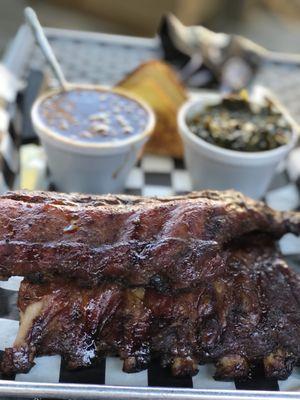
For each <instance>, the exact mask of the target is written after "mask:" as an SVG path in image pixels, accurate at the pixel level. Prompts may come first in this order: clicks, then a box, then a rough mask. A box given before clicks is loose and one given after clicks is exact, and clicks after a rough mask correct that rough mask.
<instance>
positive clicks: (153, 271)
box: [0, 191, 300, 289]
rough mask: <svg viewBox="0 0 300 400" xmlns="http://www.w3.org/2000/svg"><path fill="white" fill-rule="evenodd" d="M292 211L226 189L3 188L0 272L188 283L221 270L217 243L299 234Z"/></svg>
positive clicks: (90, 281)
mask: <svg viewBox="0 0 300 400" xmlns="http://www.w3.org/2000/svg"><path fill="white" fill-rule="evenodd" d="M299 215H300V214H299V213H293V212H275V211H273V210H271V209H270V208H268V207H267V206H266V205H265V204H264V203H262V202H256V201H254V200H251V199H249V198H246V197H244V196H243V195H241V194H239V193H237V192H234V191H226V192H215V191H204V192H195V193H191V194H189V195H187V196H175V197H168V198H149V199H146V198H142V197H134V196H93V197H92V196H80V195H63V194H53V193H46V192H28V193H27V192H11V193H7V194H6V195H3V196H1V197H0V276H2V278H4V279H6V278H8V277H10V276H12V275H21V276H27V277H29V278H31V280H33V279H38V280H42V279H44V280H46V279H51V278H52V277H53V276H59V275H61V276H68V278H70V279H76V280H77V281H81V282H82V283H83V284H85V285H87V284H89V285H97V284H99V283H102V282H103V281H105V280H113V281H114V282H115V281H116V280H118V281H120V282H123V283H125V284H126V285H135V286H136V285H141V286H144V285H150V286H151V285H152V286H154V287H156V288H159V287H166V286H168V287H170V288H172V289H173V288H175V289H176V288H183V287H191V286H196V285H198V284H199V283H201V282H203V281H207V280H208V279H209V278H210V277H215V276H216V275H217V274H218V271H219V272H221V271H222V269H223V268H224V264H225V263H226V257H227V253H226V251H224V249H223V246H224V244H226V243H228V242H229V241H230V240H232V239H234V238H237V237H240V236H242V235H243V234H246V233H250V232H254V231H259V232H268V233H269V234H271V235H273V236H275V237H280V236H281V235H283V234H284V233H286V232H293V233H295V234H299V232H300V217H299Z"/></svg>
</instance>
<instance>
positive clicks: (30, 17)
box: [24, 7, 68, 90]
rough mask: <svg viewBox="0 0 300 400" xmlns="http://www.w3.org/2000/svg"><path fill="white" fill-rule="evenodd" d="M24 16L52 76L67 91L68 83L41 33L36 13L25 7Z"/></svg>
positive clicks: (42, 32) (41, 29)
mask: <svg viewBox="0 0 300 400" xmlns="http://www.w3.org/2000/svg"><path fill="white" fill-rule="evenodd" d="M24 16H25V20H26V22H27V24H28V25H29V26H30V28H31V30H32V33H33V35H34V37H35V39H36V41H37V44H38V45H39V47H40V49H41V51H42V52H43V54H44V56H45V58H46V60H47V62H48V64H49V65H50V67H51V69H52V71H53V73H54V75H55V76H56V78H57V80H58V82H59V84H60V86H61V87H62V88H63V90H67V89H68V83H67V81H66V78H65V76H64V74H63V71H62V69H61V67H60V65H59V63H58V61H57V59H56V57H55V54H54V53H53V50H52V48H51V46H50V44H49V42H48V39H47V38H46V35H45V33H44V31H43V28H42V26H41V24H40V22H39V20H38V18H37V15H36V13H35V12H34V10H33V9H32V8H30V7H26V8H25V10H24Z"/></svg>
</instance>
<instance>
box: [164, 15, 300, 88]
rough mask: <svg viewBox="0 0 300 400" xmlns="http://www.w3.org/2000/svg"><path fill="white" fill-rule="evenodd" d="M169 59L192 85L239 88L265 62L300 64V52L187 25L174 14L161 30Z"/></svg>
mask: <svg viewBox="0 0 300 400" xmlns="http://www.w3.org/2000/svg"><path fill="white" fill-rule="evenodd" d="M159 36H160V39H161V44H162V48H163V50H164V56H165V59H166V60H167V61H169V62H171V63H173V64H174V65H175V66H177V67H179V68H180V72H181V76H182V78H183V80H184V81H185V82H186V83H187V84H188V85H189V86H198V87H205V88H207V87H210V86H212V85H216V86H218V87H220V88H221V89H222V90H226V91H238V90H241V89H243V88H245V87H247V86H249V84H250V83H251V81H252V79H253V78H254V75H255V73H256V72H257V70H258V69H259V68H260V67H261V66H262V65H263V64H264V63H277V64H278V63H281V64H287V65H297V66H300V55H298V54H289V53H280V52H274V51H270V50H268V49H266V48H264V47H262V46H260V45H258V44H257V43H255V42H253V41H252V40H249V39H248V38H246V37H243V36H241V35H236V34H226V33H218V32H214V31H212V30H210V29H207V28H205V27H204V26H202V25H195V26H185V25H184V24H182V22H181V21H180V20H179V19H178V18H176V17H175V16H174V15H172V14H170V13H169V14H168V15H166V16H165V17H164V18H163V19H162V24H161V27H160V30H159Z"/></svg>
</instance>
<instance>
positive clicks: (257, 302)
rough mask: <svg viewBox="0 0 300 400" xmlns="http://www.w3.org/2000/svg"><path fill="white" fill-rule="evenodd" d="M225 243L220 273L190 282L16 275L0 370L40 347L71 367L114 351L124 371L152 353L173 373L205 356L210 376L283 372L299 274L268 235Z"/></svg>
mask: <svg viewBox="0 0 300 400" xmlns="http://www.w3.org/2000/svg"><path fill="white" fill-rule="evenodd" d="M227 251H228V254H229V258H228V263H227V264H226V268H225V269H224V270H223V274H222V275H219V276H216V277H215V279H214V280H212V281H211V282H206V283H202V284H200V285H199V286H198V287H197V288H192V289H189V290H179V291H175V292H169V291H167V292H164V291H162V290H161V291H160V292H158V291H157V290H155V289H153V288H142V287H140V288H124V287H123V286H120V285H116V284H103V285H101V286H99V287H97V288H78V287H77V286H76V285H75V284H74V283H70V282H66V281H63V280H56V281H53V282H51V283H50V284H33V283H30V282H27V281H25V282H23V283H22V285H21V290H20V294H19V308H20V311H21V326H20V332H21V333H19V335H18V338H17V340H16V342H15V345H14V347H13V348H11V349H6V351H5V354H4V359H3V363H2V369H3V371H4V372H6V373H11V372H26V371H28V370H29V369H30V368H31V366H32V365H33V360H34V357H35V356H36V355H42V354H61V355H62V356H63V357H64V358H65V359H66V361H67V363H68V365H69V367H70V368H77V367H80V366H86V365H89V364H90V363H91V362H92V359H93V358H95V357H96V358H97V357H98V358H99V357H103V356H106V355H117V356H119V357H121V358H122V359H123V361H124V366H123V368H124V370H125V371H126V372H134V371H139V370H141V369H144V368H147V366H148V364H149V362H150V361H151V359H152V358H154V357H159V358H160V360H161V363H162V364H163V365H164V366H170V367H171V369H172V372H173V374H174V375H193V374H195V373H196V372H197V366H198V363H199V362H200V363H206V362H213V363H215V365H216V374H215V377H216V378H218V379H228V378H243V377H248V376H251V367H252V365H254V364H257V363H263V365H264V371H265V375H266V376H267V377H276V378H278V379H285V378H286V377H287V376H288V375H289V374H290V373H291V370H292V368H293V366H294V365H295V364H296V363H297V362H299V358H300V340H299V338H300V291H299V289H300V278H299V276H298V275H296V274H295V273H294V272H293V271H292V270H291V269H289V268H288V266H287V265H286V263H285V262H284V261H283V260H282V259H281V256H280V254H279V253H278V250H277V249H276V246H275V245H274V243H273V240H272V239H271V238H270V237H267V236H262V235H255V236H245V237H243V238H241V239H240V240H239V241H236V242H234V243H231V244H230V246H229V247H228V248H227ZM28 321H31V323H28Z"/></svg>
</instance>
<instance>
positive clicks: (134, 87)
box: [117, 60, 188, 158]
mask: <svg viewBox="0 0 300 400" xmlns="http://www.w3.org/2000/svg"><path fill="white" fill-rule="evenodd" d="M117 87H120V88H122V89H125V90H127V91H129V92H131V93H133V94H135V95H137V96H138V97H140V98H142V99H143V100H144V101H145V102H147V103H148V104H149V106H150V107H151V108H152V109H153V110H154V112H155V115H156V126H155V129H154V132H153V135H152V137H151V138H150V140H149V142H148V143H147V145H146V148H145V151H146V152H148V153H153V154H160V155H168V156H172V157H179V158H180V157H182V155H183V147H182V142H181V138H180V137H179V134H178V130H177V112H178V109H179V107H180V106H181V105H182V104H183V103H184V102H185V101H186V100H187V97H188V96H187V93H186V90H185V88H184V86H183V84H182V83H181V82H180V80H179V78H178V77H177V75H176V73H175V72H174V71H173V70H172V68H171V67H169V66H168V65H167V64H166V63H164V62H162V61H158V60H152V61H148V62H146V63H144V64H142V65H140V66H139V67H138V68H137V69H136V70H134V71H133V72H132V73H131V74H129V75H128V76H127V77H125V78H124V79H123V80H122V81H121V82H119V83H118V84H117Z"/></svg>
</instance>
